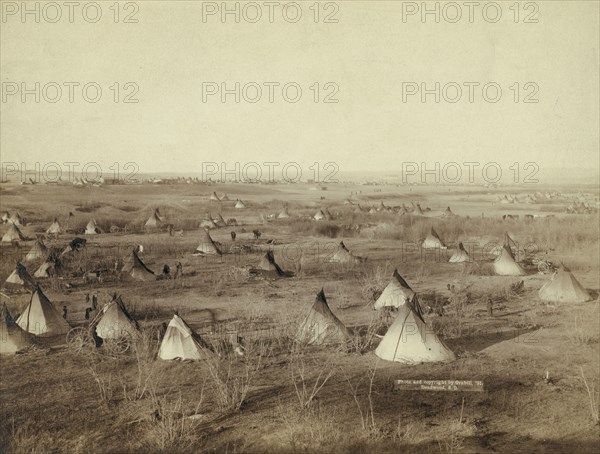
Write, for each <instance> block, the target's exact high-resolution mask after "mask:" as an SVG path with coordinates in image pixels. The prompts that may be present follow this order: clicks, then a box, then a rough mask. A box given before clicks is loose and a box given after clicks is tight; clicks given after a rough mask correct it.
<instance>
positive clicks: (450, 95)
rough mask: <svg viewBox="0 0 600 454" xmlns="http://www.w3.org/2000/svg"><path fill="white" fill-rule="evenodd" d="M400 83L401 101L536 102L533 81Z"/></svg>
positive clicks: (537, 92)
mask: <svg viewBox="0 0 600 454" xmlns="http://www.w3.org/2000/svg"><path fill="white" fill-rule="evenodd" d="M502 87H503V85H502V84H500V83H498V82H483V83H482V82H402V102H403V103H410V102H413V103H415V102H420V103H422V104H425V103H437V104H439V103H442V102H445V103H449V104H456V103H469V104H474V103H487V104H496V103H498V102H500V101H502V100H503V99H504V100H507V101H512V102H513V103H515V104H519V103H521V104H537V103H539V102H540V100H539V96H538V95H539V91H540V87H539V85H538V84H537V83H536V82H513V83H511V84H504V88H502Z"/></svg>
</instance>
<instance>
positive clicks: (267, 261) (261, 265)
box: [257, 251, 285, 277]
mask: <svg viewBox="0 0 600 454" xmlns="http://www.w3.org/2000/svg"><path fill="white" fill-rule="evenodd" d="M257 270H259V271H260V272H263V273H268V274H271V275H273V276H276V277H282V276H285V272H284V271H283V270H282V269H281V268H280V267H279V265H278V264H277V263H276V262H275V257H274V256H273V252H272V251H268V252H267V253H266V254H265V255H264V256H263V258H262V259H260V262H258V266H257Z"/></svg>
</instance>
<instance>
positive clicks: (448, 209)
mask: <svg viewBox="0 0 600 454" xmlns="http://www.w3.org/2000/svg"><path fill="white" fill-rule="evenodd" d="M442 216H443V217H448V218H451V217H454V216H456V215H455V214H454V213H453V212H452V210H451V209H450V207H447V208H446V211H444V213H443V214H442Z"/></svg>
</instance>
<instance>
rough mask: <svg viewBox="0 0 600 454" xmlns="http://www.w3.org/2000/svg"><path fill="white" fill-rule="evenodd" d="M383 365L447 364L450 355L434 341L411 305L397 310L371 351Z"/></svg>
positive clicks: (447, 349)
mask: <svg viewBox="0 0 600 454" xmlns="http://www.w3.org/2000/svg"><path fill="white" fill-rule="evenodd" d="M375 354H376V355H377V356H379V357H380V358H381V359H384V360H386V361H395V362H399V363H421V362H437V361H450V360H453V359H455V356H454V353H452V351H451V350H450V349H449V348H448V347H446V345H445V344H444V343H443V342H442V341H441V340H440V339H439V338H438V337H437V335H436V334H435V332H434V331H433V330H431V329H430V328H428V327H427V324H426V323H425V321H424V320H423V318H422V317H421V316H419V314H417V312H416V311H415V310H413V307H412V305H411V304H404V305H403V306H400V308H399V309H398V316H397V317H396V320H395V321H394V323H392V325H391V326H390V327H389V329H388V331H387V333H386V334H385V336H384V337H383V339H382V340H381V342H380V343H379V346H378V347H377V348H376V349H375Z"/></svg>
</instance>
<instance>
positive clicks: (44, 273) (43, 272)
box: [33, 260, 56, 278]
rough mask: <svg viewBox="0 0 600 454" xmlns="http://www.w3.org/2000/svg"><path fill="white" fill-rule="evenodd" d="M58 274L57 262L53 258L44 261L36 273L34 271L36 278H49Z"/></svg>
mask: <svg viewBox="0 0 600 454" xmlns="http://www.w3.org/2000/svg"><path fill="white" fill-rule="evenodd" d="M55 274H56V264H55V263H54V262H53V261H51V260H46V261H45V262H44V263H42V264H41V265H40V266H39V268H38V269H37V270H35V273H33V277H36V278H47V277H52V276H54V275H55Z"/></svg>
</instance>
